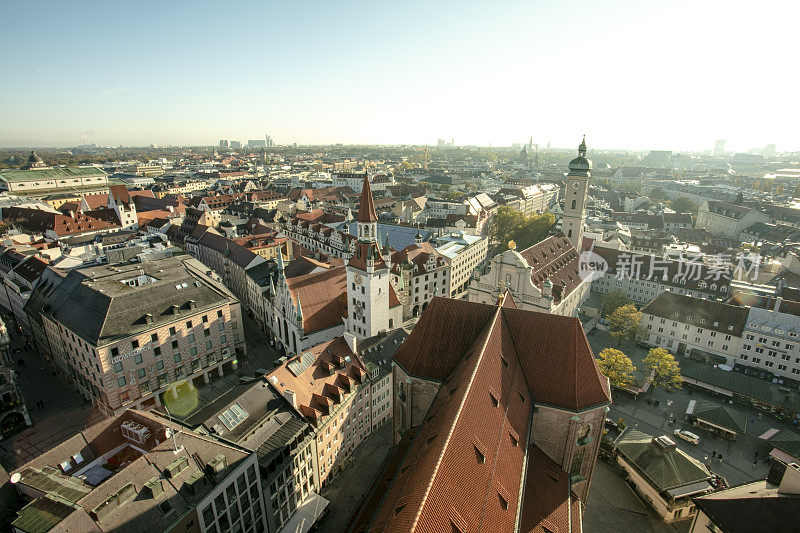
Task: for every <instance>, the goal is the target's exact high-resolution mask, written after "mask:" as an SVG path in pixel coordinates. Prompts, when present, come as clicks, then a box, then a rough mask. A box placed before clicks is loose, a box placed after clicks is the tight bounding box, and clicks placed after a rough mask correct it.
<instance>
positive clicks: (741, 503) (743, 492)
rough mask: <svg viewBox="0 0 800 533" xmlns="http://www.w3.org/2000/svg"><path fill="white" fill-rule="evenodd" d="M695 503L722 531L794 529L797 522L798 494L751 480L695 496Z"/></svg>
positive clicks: (787, 532) (799, 520)
mask: <svg viewBox="0 0 800 533" xmlns="http://www.w3.org/2000/svg"><path fill="white" fill-rule="evenodd" d="M694 504H695V505H696V506H697V508H698V509H700V510H701V511H702V512H703V513H705V515H706V516H708V517H709V518H710V519H711V520H712V522H713V523H714V524H715V525H716V526H717V527H718V528H719V530H720V531H721V532H723V533H752V532H754V531H769V532H770V533H794V532H796V531H797V525H798V524H800V496H798V495H795V494H779V493H778V487H777V486H776V485H771V484H770V483H768V482H766V481H763V480H762V481H754V482H753V483H747V484H745V485H740V486H738V487H732V488H730V489H728V490H724V491H720V492H715V493H713V494H706V495H705V496H702V497H699V498H695V500H694Z"/></svg>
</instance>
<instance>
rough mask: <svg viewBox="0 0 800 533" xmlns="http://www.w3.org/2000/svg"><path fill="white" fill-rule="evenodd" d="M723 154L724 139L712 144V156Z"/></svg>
mask: <svg viewBox="0 0 800 533" xmlns="http://www.w3.org/2000/svg"><path fill="white" fill-rule="evenodd" d="M724 153H725V139H719V140H718V141H717V142H715V143H714V155H723V154H724Z"/></svg>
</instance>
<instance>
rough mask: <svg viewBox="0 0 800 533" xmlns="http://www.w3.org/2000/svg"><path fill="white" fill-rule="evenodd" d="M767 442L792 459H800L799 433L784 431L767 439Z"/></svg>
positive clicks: (789, 430)
mask: <svg viewBox="0 0 800 533" xmlns="http://www.w3.org/2000/svg"><path fill="white" fill-rule="evenodd" d="M767 442H769V444H770V445H771V446H774V447H775V448H778V449H779V450H780V451H782V452H785V453H788V454H789V455H791V456H792V457H796V458H800V433H798V432H797V431H794V430H791V429H782V430H780V431H779V432H777V433H776V434H774V435H773V436H771V437H770V438H769V439H767Z"/></svg>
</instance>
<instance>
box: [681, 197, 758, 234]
mask: <svg viewBox="0 0 800 533" xmlns="http://www.w3.org/2000/svg"><path fill="white" fill-rule="evenodd" d="M757 222H769V216H768V215H766V214H764V213H761V212H760V211H758V210H756V209H753V208H751V207H745V206H741V205H736V204H730V203H727V202H719V201H715V200H708V201H705V202H703V204H702V205H701V206H700V209H699V210H698V212H697V222H696V223H695V227H696V228H698V229H699V228H703V229H705V230H708V232H709V233H711V234H712V235H714V236H717V237H728V238H730V239H737V240H738V239H739V237H740V235H741V234H742V231H744V230H746V229H747V228H749V227H750V226H752V225H753V224H755V223H757Z"/></svg>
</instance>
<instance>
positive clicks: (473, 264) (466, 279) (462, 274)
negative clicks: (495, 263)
mask: <svg viewBox="0 0 800 533" xmlns="http://www.w3.org/2000/svg"><path fill="white" fill-rule="evenodd" d="M432 244H433V245H434V246H436V251H437V252H439V253H440V254H442V255H443V256H445V257H447V258H448V259H449V260H450V297H451V298H459V297H461V296H463V295H464V294H465V293H466V292H467V291H468V290H469V284H470V281H471V280H472V275H473V273H474V272H475V269H477V268H478V267H479V266H480V265H482V264H483V262H484V261H485V260H486V252H487V250H488V247H489V238H488V237H481V236H478V235H469V234H467V233H464V232H453V233H450V234H449V235H443V236H441V237H437V238H435V239H434V240H433V241H432Z"/></svg>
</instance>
